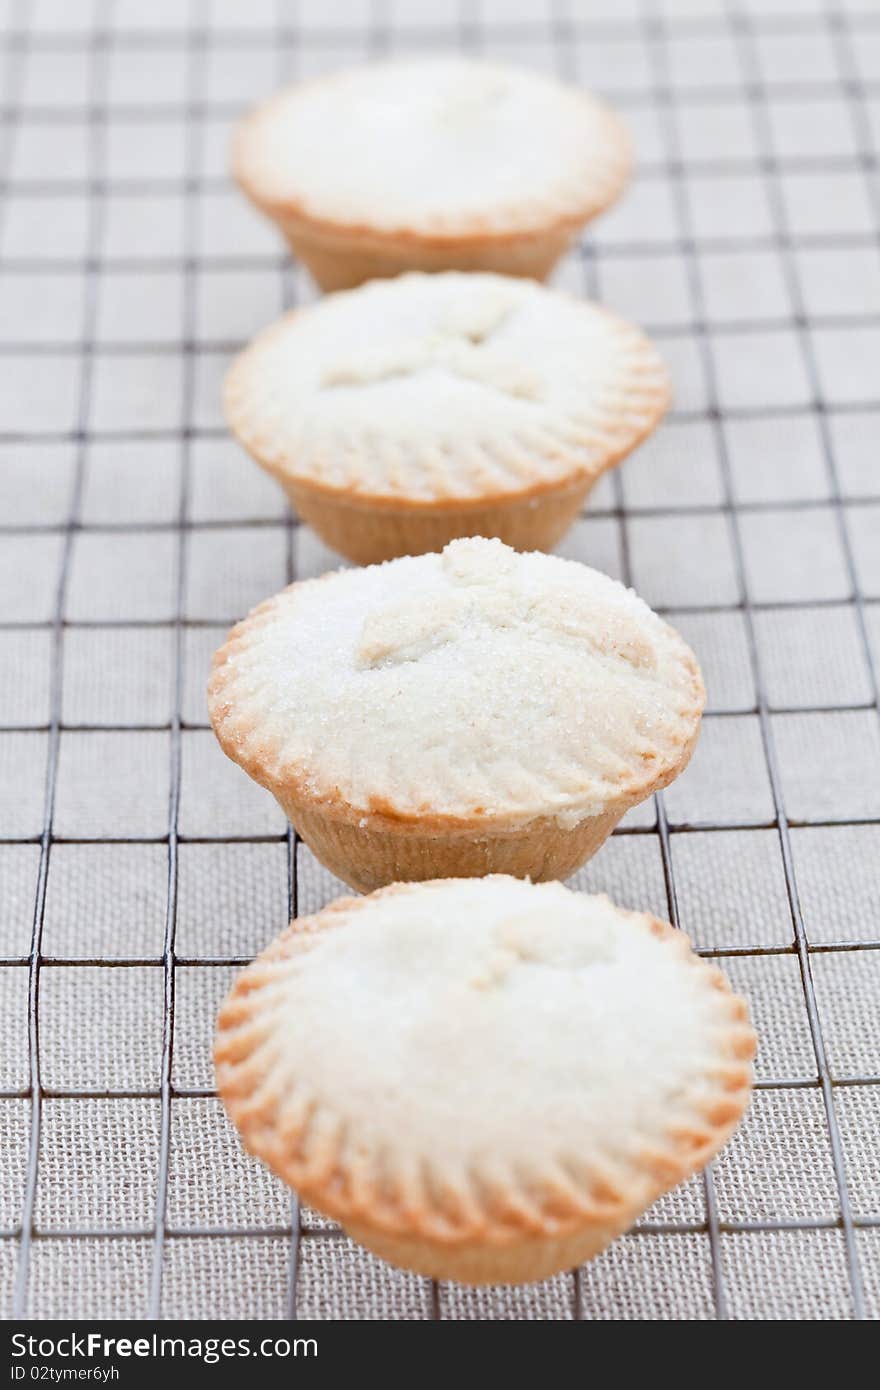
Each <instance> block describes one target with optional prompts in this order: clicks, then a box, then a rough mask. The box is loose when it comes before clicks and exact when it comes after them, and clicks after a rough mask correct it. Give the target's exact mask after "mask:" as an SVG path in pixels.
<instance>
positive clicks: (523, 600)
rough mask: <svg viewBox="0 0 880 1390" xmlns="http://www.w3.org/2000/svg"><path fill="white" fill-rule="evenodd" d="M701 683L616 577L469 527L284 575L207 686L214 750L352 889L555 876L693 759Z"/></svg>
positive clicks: (675, 641) (665, 630) (685, 656)
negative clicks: (420, 552) (335, 566)
mask: <svg viewBox="0 0 880 1390" xmlns="http://www.w3.org/2000/svg"><path fill="white" fill-rule="evenodd" d="M322 644H324V645H322ZM308 663H311V665H308ZM704 699H705V692H704V688H703V684H702V680H701V677H700V672H699V668H698V666H697V663H696V661H695V659H694V656H693V654H692V653H691V651H690V650H689V648H688V647H687V646H686V645H685V643H684V642H683V641H682V640H681V638H680V637H679V636H678V634H677V633H676V632H675V631H674V630H673V629H672V628H670V627H668V626H667V625H666V624H665V623H663V622H662V621H661V620H660V619H659V618H657V617H656V615H655V614H653V613H651V611H650V609H648V608H647V606H646V605H644V604H643V603H642V602H641V600H639V599H637V598H636V597H635V596H634V595H632V594H631V593H628V591H626V590H624V589H623V588H622V586H620V585H618V584H616V583H615V582H614V581H613V580H609V579H608V578H607V577H606V576H603V575H599V574H597V572H595V571H592V570H588V569H587V568H586V567H585V566H581V565H577V564H575V563H574V562H572V561H564V560H559V559H556V558H554V557H549V556H542V555H539V554H535V555H531V556H523V555H518V554H517V553H515V552H513V551H510V550H508V549H507V548H506V547H504V546H502V545H501V544H500V542H497V541H486V540H479V539H478V540H470V541H457V542H454V543H453V544H452V545H451V546H449V547H447V549H446V550H445V551H444V552H443V555H442V556H434V555H432V556H423V557H421V558H419V559H407V560H398V561H393V562H391V563H390V564H389V565H386V566H374V567H371V568H370V569H367V570H363V571H338V572H335V573H334V574H330V575H325V576H323V577H322V578H320V579H317V580H309V581H305V582H304V583H300V584H295V585H292V586H291V587H290V588H289V589H287V590H285V591H284V592H283V593H281V594H279V595H277V596H276V597H275V598H274V599H270V600H268V602H266V603H264V604H261V605H260V606H259V607H258V608H257V609H255V610H254V612H253V613H252V614H251V615H250V616H249V617H248V618H246V619H245V620H244V622H242V623H239V624H238V625H237V626H236V627H235V628H233V630H232V632H231V633H230V635H229V638H228V639H227V642H226V643H225V644H224V646H223V647H222V648H221V649H220V650H219V651H218V652H217V653H216V655H215V657H214V663H213V668H212V674H211V679H210V683H209V710H210V716H211V721H212V724H213V727H214V731H215V733H216V735H217V738H218V739H219V741H220V744H221V746H222V748H223V749H224V751H225V752H226V754H227V755H228V756H229V757H230V758H232V759H233V760H234V761H235V762H237V763H239V765H240V766H242V767H243V768H244V769H245V771H246V772H247V773H248V774H249V775H250V776H251V777H253V778H254V780H255V781H257V782H259V783H260V784H261V785H263V786H265V787H267V788H268V789H269V790H271V791H272V793H273V794H274V795H275V797H276V798H277V800H278V801H279V803H280V804H281V806H282V807H283V809H284V810H285V812H286V814H287V815H288V817H289V818H290V820H291V821H292V822H293V824H294V825H295V826H296V828H297V830H298V831H299V833H300V835H301V836H302V838H303V839H304V840H305V841H306V843H307V844H309V846H310V847H311V848H312V849H313V850H314V852H315V853H316V855H317V856H318V858H319V859H321V860H322V862H324V863H325V864H327V865H328V867H330V868H331V869H332V870H333V872H334V873H336V874H338V875H339V877H341V878H342V879H343V880H344V881H345V882H347V883H350V884H352V885H353V886H355V887H358V888H361V889H371V888H375V887H378V886H380V885H381V884H384V883H389V882H392V881H394V880H395V879H414V878H420V879H425V878H436V877H441V876H460V875H474V874H489V873H497V872H503V873H510V874H514V875H518V876H528V877H531V878H533V879H546V878H557V877H567V876H568V875H569V874H570V873H573V872H574V870H575V869H576V868H578V867H579V865H580V864H582V863H583V862H584V860H585V859H587V858H588V857H589V856H590V855H591V854H593V853H595V851H596V850H597V849H598V848H599V846H600V845H601V844H602V843H603V842H604V840H605V839H606V838H607V836H608V835H609V834H610V833H611V831H612V830H613V828H614V826H615V825H616V824H617V822H618V821H619V820H620V819H621V817H622V816H623V815H624V814H625V813H626V811H627V810H629V809H630V807H631V806H634V805H635V804H637V803H638V802H639V801H642V800H644V799H645V798H646V797H648V796H650V795H651V794H652V793H653V792H655V791H657V790H660V789H661V788H662V787H664V786H666V785H667V784H668V783H669V782H670V781H672V779H673V778H674V777H676V776H677V775H678V774H679V772H681V771H682V770H683V768H684V767H685V766H686V765H687V762H688V760H689V759H690V756H691V753H692V751H693V748H694V746H695V744H696V740H697V736H698V732H699V722H700V714H701V711H702V707H703V703H704ZM389 710H393V711H394V718H393V719H392V718H391V717H390V715H389Z"/></svg>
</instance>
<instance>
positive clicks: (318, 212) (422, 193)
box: [233, 56, 631, 245]
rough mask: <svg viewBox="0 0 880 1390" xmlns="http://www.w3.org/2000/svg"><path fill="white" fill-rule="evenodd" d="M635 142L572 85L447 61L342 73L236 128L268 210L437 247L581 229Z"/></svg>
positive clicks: (618, 176) (618, 179) (242, 175)
mask: <svg viewBox="0 0 880 1390" xmlns="http://www.w3.org/2000/svg"><path fill="white" fill-rule="evenodd" d="M630 162H631V156H630V146H629V139H628V137H627V134H626V131H625V130H624V128H623V126H622V125H621V124H620V122H619V121H618V120H617V118H616V117H615V116H614V115H612V113H611V112H610V111H609V110H608V109H607V108H606V107H605V106H603V105H602V104H601V103H600V102H598V101H597V100H595V99H594V98H593V97H590V96H588V95H587V94H586V93H585V92H583V91H579V90H578V89H577V88H575V87H568V86H565V85H563V84H562V83H560V82H557V81H554V80H553V79H551V78H546V77H541V76H538V75H537V74H535V73H532V72H527V71H525V70H521V69H517V68H508V67H504V66H499V65H497V64H495V63H486V62H479V61H475V60H473V59H467V58H461V57H455V56H444V57H440V58H436V57H435V58H417V59H411V60H408V61H405V62H397V63H379V64H372V65H369V66H364V67H360V68H356V69H352V70H350V71H345V72H338V73H335V74H332V75H331V76H329V77H322V78H319V79H317V80H315V81H312V82H306V83H302V84H299V85H297V86H295V87H290V88H288V89H286V90H285V91H282V92H280V93H278V95H276V96H275V97H274V98H272V100H270V101H269V102H267V103H266V104H265V105H264V106H261V107H258V108H257V110H256V111H254V112H253V113H252V114H251V115H250V116H249V117H248V118H247V119H246V120H245V121H244V122H243V123H242V125H241V126H240V128H239V130H238V132H237V136H236V140H235V147H234V152H233V163H234V168H235V173H236V176H237V178H238V179H239V181H240V182H241V184H242V185H243V187H244V188H245V190H246V192H247V193H248V194H249V195H250V196H251V197H252V198H253V199H254V201H255V202H257V203H258V204H260V205H261V206H262V207H264V208H265V209H266V210H267V211H268V212H269V213H270V214H273V215H276V216H280V215H286V216H288V217H289V216H291V215H293V216H300V217H302V218H305V219H307V220H309V221H311V222H317V223H324V224H327V225H328V226H329V227H331V228H333V229H335V230H337V231H341V232H346V231H348V232H352V233H355V234H358V235H364V234H368V235H369V234H371V233H372V234H378V235H380V236H403V237H419V238H427V239H429V240H430V241H432V242H435V243H437V244H440V245H443V244H445V243H450V242H455V241H459V240H463V239H470V238H477V239H483V238H486V237H497V236H501V237H504V236H509V235H511V234H522V233H528V232H530V231H533V230H543V229H544V228H546V227H547V225H548V224H550V225H551V226H552V225H555V224H561V225H563V226H564V225H565V224H566V223H568V222H571V224H572V225H576V224H578V223H580V222H582V221H585V220H586V219H587V218H588V217H590V216H592V215H593V214H594V213H595V212H598V211H600V210H601V209H602V208H603V207H605V206H606V205H607V204H608V203H610V202H611V201H612V200H613V199H614V198H615V197H616V196H617V195H618V193H619V192H620V190H621V188H622V187H623V184H624V183H625V182H626V178H627V176H628V174H629V168H630Z"/></svg>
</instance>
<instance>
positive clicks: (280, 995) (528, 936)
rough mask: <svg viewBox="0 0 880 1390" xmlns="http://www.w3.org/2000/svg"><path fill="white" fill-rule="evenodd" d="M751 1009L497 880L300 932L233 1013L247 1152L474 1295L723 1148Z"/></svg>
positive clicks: (544, 1267)
mask: <svg viewBox="0 0 880 1390" xmlns="http://www.w3.org/2000/svg"><path fill="white" fill-rule="evenodd" d="M754 1050H755V1035H754V1033H753V1031H752V1029H751V1027H750V1026H749V1023H748V1011H747V1007H746V1003H745V1000H744V999H742V998H740V997H739V995H736V994H733V993H732V992H731V990H730V986H729V985H728V983H727V981H726V980H725V978H724V976H723V975H722V974H721V972H720V971H719V970H717V969H716V968H715V967H714V966H712V965H709V964H708V963H707V962H705V961H703V960H701V959H700V958H699V956H697V955H695V954H694V952H693V951H692V950H691V948H690V945H689V943H688V940H687V937H685V936H684V935H682V934H681V933H680V932H677V931H675V930H674V929H673V928H672V927H671V926H669V925H668V923H666V922H660V921H658V920H657V919H656V918H655V917H650V916H647V915H646V914H644V913H637V912H625V911H623V910H622V909H621V908H618V907H615V906H614V904H613V903H612V902H611V901H610V899H608V898H606V897H604V896H598V897H590V896H587V895H586V894H582V893H572V892H571V891H570V890H569V889H567V888H564V887H563V886H562V885H561V884H558V883H552V884H549V883H548V884H540V885H536V884H530V883H523V882H522V881H520V880H518V879H513V878H506V877H503V876H496V877H492V878H485V879H444V880H438V881H435V882H433V883H421V884H395V885H394V886H392V887H390V888H385V889H383V890H382V891H380V892H378V893H374V894H372V895H371V896H370V897H368V898H343V899H340V900H339V901H338V902H336V903H334V904H332V906H330V907H328V908H325V910H324V911H323V912H320V913H318V914H317V916H314V917H306V918H304V919H301V920H299V921H294V922H292V923H291V924H290V926H289V927H288V929H287V931H286V932H284V933H283V935H282V936H280V937H279V938H278V939H277V940H276V941H275V942H274V943H273V944H272V945H271V946H270V947H269V948H268V950H267V951H265V952H264V953H263V955H261V956H260V957H259V958H258V959H257V960H256V961H255V962H254V963H253V964H252V965H251V966H249V967H248V969H247V970H245V971H244V973H243V974H242V975H240V976H239V978H238V980H237V981H236V983H235V985H234V986H233V989H232V992H231V993H230V995H229V997H228V999H227V1000H226V1003H225V1004H224V1006H223V1008H222V1009H221V1012H220V1019H219V1028H218V1033H217V1041H216V1048H215V1062H216V1069H217V1085H218V1088H219V1091H220V1094H221V1096H222V1097H223V1100H224V1102H225V1105H226V1108H227V1110H228V1112H229V1115H230V1117H231V1119H232V1121H233V1123H234V1124H235V1125H236V1126H237V1128H238V1129H239V1131H240V1132H241V1136H242V1138H243V1140H244V1143H245V1145H246V1147H247V1148H248V1149H249V1150H251V1152H252V1153H255V1154H257V1155H258V1156H259V1157H260V1158H261V1159H263V1160H264V1162H266V1163H267V1164H268V1165H269V1167H270V1168H271V1169H272V1170H273V1171H274V1172H275V1173H277V1174H278V1175H279V1176H280V1177H281V1178H283V1179H284V1180H285V1181H286V1182H287V1183H289V1184H290V1185H291V1186H292V1187H294V1188H295V1189H296V1190H297V1192H299V1194H300V1195H301V1197H302V1198H303V1199H304V1200H305V1201H306V1202H308V1203H309V1204H310V1205H312V1206H314V1207H316V1208H318V1210H320V1211H322V1212H324V1213H325V1214H326V1215H327V1216H330V1217H332V1218H334V1219H336V1220H338V1221H339V1222H341V1223H342V1225H343V1226H344V1227H345V1229H346V1230H347V1231H348V1232H349V1233H350V1234H351V1235H352V1236H353V1237H354V1239H355V1240H358V1241H360V1242H361V1243H362V1244H363V1245H366V1246H367V1247H368V1248H369V1249H370V1250H373V1251H374V1252H375V1253H376V1254H377V1255H380V1256H382V1258H384V1259H387V1260H390V1261H391V1262H392V1263H393V1264H397V1265H403V1266H405V1267H406V1268H409V1269H414V1270H417V1271H418V1272H419V1273H422V1274H428V1275H432V1276H433V1277H434V1278H437V1279H459V1280H462V1281H464V1282H466V1283H473V1284H483V1283H518V1282H524V1281H527V1280H532V1279H542V1278H545V1277H547V1276H549V1275H551V1274H555V1273H557V1272H558V1271H559V1270H563V1269H570V1268H571V1267H573V1266H575V1265H577V1264H579V1263H580V1262H581V1261H583V1260H586V1259H589V1258H591V1257H592V1256H593V1255H595V1254H597V1253H598V1252H599V1251H600V1250H602V1249H603V1248H604V1246H606V1245H607V1244H608V1243H609V1241H611V1240H613V1239H614V1238H615V1236H617V1235H619V1234H620V1233H621V1232H622V1231H624V1230H626V1229H627V1227H629V1226H630V1225H631V1224H632V1222H633V1221H634V1220H635V1218H636V1217H637V1216H638V1215H639V1214H640V1213H641V1212H643V1211H644V1210H645V1209H646V1208H647V1207H648V1206H650V1204H651V1203H652V1202H653V1201H654V1200H655V1199H656V1198H657V1197H659V1196H660V1194H661V1193H663V1192H665V1191H667V1190H668V1189H669V1188H671V1187H673V1186H675V1184H676V1183H679V1182H681V1181H683V1180H684V1179H685V1178H687V1177H689V1176H690V1175H691V1174H692V1173H693V1172H695V1171H696V1170H697V1169H699V1168H701V1167H702V1166H703V1165H704V1164H705V1163H707V1162H708V1161H709V1159H710V1158H711V1157H712V1156H713V1155H714V1154H715V1153H716V1152H717V1151H718V1149H719V1148H720V1147H721V1146H722V1144H724V1143H725V1142H726V1140H727V1139H728V1137H729V1136H730V1134H731V1133H732V1131H733V1129H734V1128H735V1126H736V1124H737V1122H738V1121H739V1119H740V1116H741V1115H742V1113H743V1111H744V1110H745V1108H746V1105H747V1104H748V1100H749V1095H750V1088H751V1080H752V1073H751V1066H750V1062H751V1058H752V1056H753V1054H754Z"/></svg>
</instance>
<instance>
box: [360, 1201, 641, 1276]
mask: <svg viewBox="0 0 880 1390" xmlns="http://www.w3.org/2000/svg"><path fill="white" fill-rule="evenodd" d="M637 1215H638V1211H637V1210H636V1211H635V1212H633V1213H628V1214H627V1216H626V1217H625V1218H623V1219H619V1220H617V1221H616V1222H613V1223H610V1222H609V1224H608V1225H602V1224H599V1223H597V1224H596V1225H591V1226H587V1227H586V1228H582V1229H580V1230H577V1231H573V1232H572V1233H571V1234H569V1235H565V1236H558V1237H556V1238H555V1239H554V1238H553V1237H548V1236H544V1237H533V1238H532V1239H530V1240H529V1239H527V1240H523V1241H514V1242H511V1243H510V1244H509V1245H507V1244H505V1245H494V1246H493V1245H488V1244H486V1243H482V1244H480V1243H477V1242H475V1243H474V1244H473V1245H471V1246H467V1245H463V1246H456V1245H445V1246H444V1245H442V1244H440V1243H439V1242H437V1241H424V1240H414V1239H407V1238H406V1237H401V1236H396V1235H390V1234H387V1233H386V1232H384V1231H378V1230H376V1228H375V1227H373V1226H360V1225H358V1223H357V1222H354V1221H348V1222H346V1230H347V1232H348V1233H349V1235H350V1236H351V1237H352V1239H353V1240H356V1241H357V1242H358V1244H359V1245H363V1246H364V1247H365V1248H366V1249H367V1250H371V1251H372V1252H373V1254H374V1255H378V1256H379V1258H380V1259H382V1260H387V1261H388V1263H389V1264H392V1265H396V1266H397V1268H398V1269H411V1270H412V1271H413V1272H414V1273H416V1274H425V1275H427V1276H428V1277H429V1278H430V1279H454V1280H455V1281H456V1282H457V1283H459V1284H531V1283H533V1282H534V1281H535V1280H538V1279H549V1278H551V1276H552V1275H554V1274H560V1273H562V1272H563V1271H565V1270H570V1269H576V1268H577V1266H578V1265H582V1264H585V1263H586V1262H587V1260H592V1259H593V1257H594V1256H596V1255H598V1254H600V1253H601V1251H603V1250H604V1249H605V1248H606V1246H608V1245H610V1244H611V1242H612V1241H613V1240H616V1239H617V1237H618V1236H619V1235H622V1234H623V1232H624V1231H625V1230H626V1229H627V1228H628V1227H629V1226H630V1225H632V1221H633V1219H635V1216H637Z"/></svg>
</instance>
